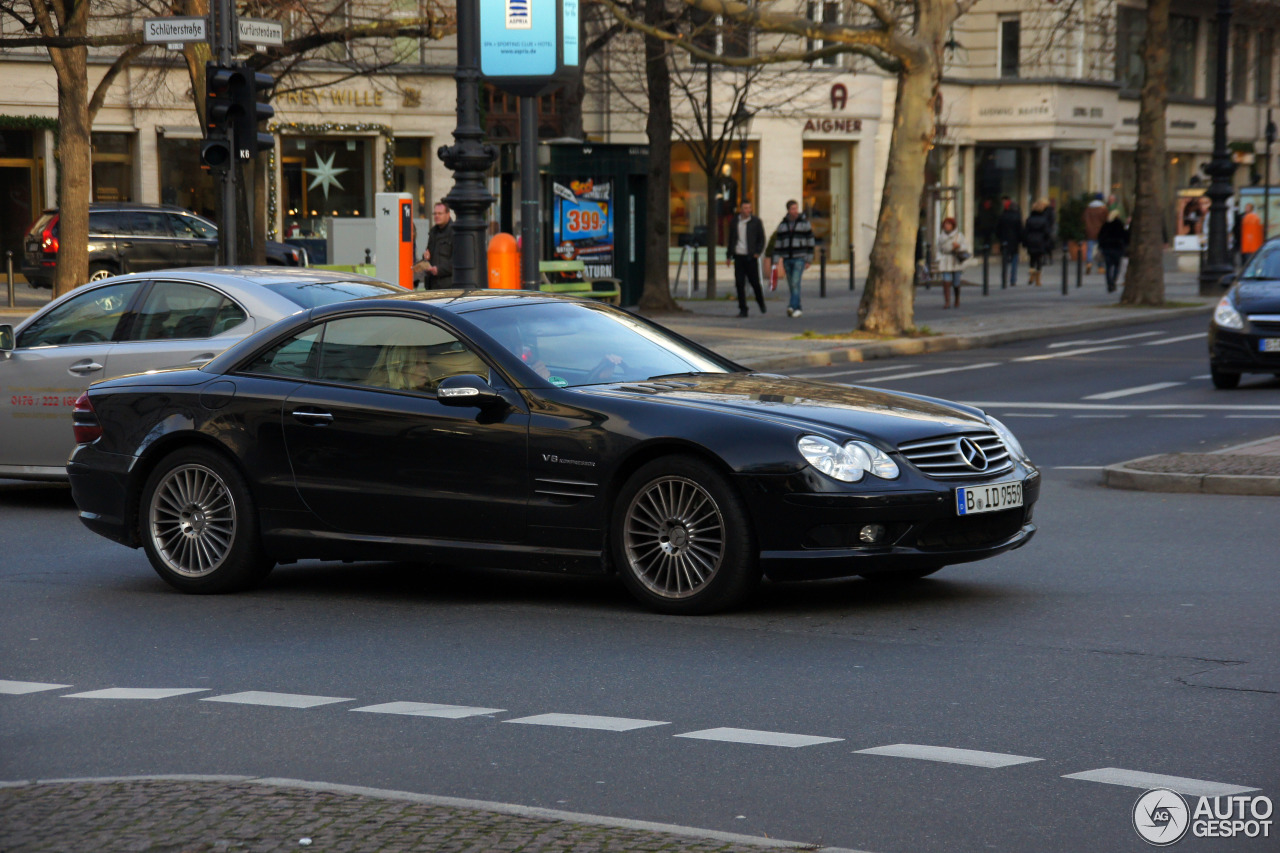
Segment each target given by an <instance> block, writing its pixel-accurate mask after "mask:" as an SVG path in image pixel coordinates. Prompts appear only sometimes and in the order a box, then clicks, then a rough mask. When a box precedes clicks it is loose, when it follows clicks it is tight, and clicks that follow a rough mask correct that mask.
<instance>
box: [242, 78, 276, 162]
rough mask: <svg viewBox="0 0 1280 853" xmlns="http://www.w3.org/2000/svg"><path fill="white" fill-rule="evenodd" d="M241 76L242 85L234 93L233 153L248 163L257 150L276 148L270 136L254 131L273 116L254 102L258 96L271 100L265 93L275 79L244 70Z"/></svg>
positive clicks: (272, 110) (271, 112) (266, 105)
mask: <svg viewBox="0 0 1280 853" xmlns="http://www.w3.org/2000/svg"><path fill="white" fill-rule="evenodd" d="M241 73H242V74H243V75H244V81H243V85H242V86H241V87H240V88H239V89H237V90H236V91H237V94H238V96H239V98H240V110H239V112H238V114H237V116H236V126H235V140H236V151H238V152H239V153H240V159H241V160H251V159H253V157H254V156H255V155H256V154H257V153H258V152H259V151H270V150H271V149H272V148H275V147H276V140H275V137H274V136H272V135H271V134H270V133H259V132H258V125H259V124H261V123H262V122H264V121H267V120H269V119H270V118H271V117H272V116H274V115H275V114H276V111H275V109H273V108H272V106H271V105H270V104H267V103H263V102H262V101H259V100H258V98H259V97H262V98H269V97H271V96H270V94H269V93H270V90H271V87H273V86H274V85H275V84H276V78H274V77H272V76H271V75H270V74H263V73H261V72H258V73H254V72H252V71H250V70H248V69H244V70H243V71H242V72H241Z"/></svg>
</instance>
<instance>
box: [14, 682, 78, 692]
mask: <svg viewBox="0 0 1280 853" xmlns="http://www.w3.org/2000/svg"><path fill="white" fill-rule="evenodd" d="M70 686H71V685H70V684H46V683H44V682H43V681H0V693H3V694H7V695H9V696H22V695H25V694H27V693H39V692H40V691H41V690H61V689H62V688H64V687H70Z"/></svg>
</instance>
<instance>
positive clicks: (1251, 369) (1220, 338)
mask: <svg viewBox="0 0 1280 853" xmlns="http://www.w3.org/2000/svg"><path fill="white" fill-rule="evenodd" d="M1269 338H1280V332H1264V331H1259V330H1256V329H1253V328H1251V327H1249V328H1246V329H1245V330H1243V331H1235V330H1233V329H1222V328H1219V327H1218V325H1217V324H1216V323H1211V324H1210V325H1209V364H1210V365H1211V366H1212V367H1213V368H1215V369H1216V370H1219V371H1225V372H1227V373H1280V352H1262V345H1261V343H1260V342H1261V341H1262V340H1264V339H1269Z"/></svg>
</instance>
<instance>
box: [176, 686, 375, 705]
mask: <svg viewBox="0 0 1280 853" xmlns="http://www.w3.org/2000/svg"><path fill="white" fill-rule="evenodd" d="M200 701H201V702H229V703H231V704H234V705H269V706H272V707H275V708H315V707H318V706H320V705H332V704H334V703H335V702H354V701H355V700H354V699H342V698H339V697H337V696H307V695H304V694H301V693H270V692H267V691H263V690H246V691H245V692H243V693H228V694H226V695H225V696H209V697H207V698H205V699H201V700H200Z"/></svg>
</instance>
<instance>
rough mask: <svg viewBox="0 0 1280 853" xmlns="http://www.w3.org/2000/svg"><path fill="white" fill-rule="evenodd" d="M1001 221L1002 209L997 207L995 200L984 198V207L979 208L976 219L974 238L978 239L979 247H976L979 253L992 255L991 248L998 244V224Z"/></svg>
mask: <svg viewBox="0 0 1280 853" xmlns="http://www.w3.org/2000/svg"><path fill="white" fill-rule="evenodd" d="M999 221H1000V208H998V207H996V203H995V201H994V200H993V199H989V198H984V199H983V200H982V206H981V207H979V208H978V215H977V216H976V217H974V223H973V225H974V232H975V233H974V236H975V237H976V238H977V241H978V243H977V245H976V246H975V247H974V248H975V249H976V250H977V251H978V252H979V253H981V254H984V255H988V254H990V253H991V247H992V246H993V245H994V244H995V242H996V223H997V222H999Z"/></svg>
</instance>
